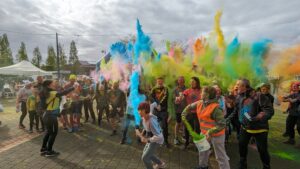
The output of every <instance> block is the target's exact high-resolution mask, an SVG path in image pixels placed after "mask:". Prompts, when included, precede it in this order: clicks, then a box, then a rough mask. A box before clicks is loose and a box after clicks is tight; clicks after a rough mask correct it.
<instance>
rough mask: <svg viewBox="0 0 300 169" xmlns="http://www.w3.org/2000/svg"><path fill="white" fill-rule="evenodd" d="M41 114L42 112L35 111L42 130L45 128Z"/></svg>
mask: <svg viewBox="0 0 300 169" xmlns="http://www.w3.org/2000/svg"><path fill="white" fill-rule="evenodd" d="M43 115H44V112H42V111H41V112H37V116H38V118H39V120H40V122H41V127H42V130H45V124H44V121H43Z"/></svg>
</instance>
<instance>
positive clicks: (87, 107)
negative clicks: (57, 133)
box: [83, 99, 96, 121]
mask: <svg viewBox="0 0 300 169" xmlns="http://www.w3.org/2000/svg"><path fill="white" fill-rule="evenodd" d="M83 107H84V114H85V120H86V121H88V120H89V117H90V116H89V112H90V115H91V117H92V119H93V120H94V121H95V120H96V117H95V112H94V110H93V101H92V100H90V99H86V100H84V101H83Z"/></svg>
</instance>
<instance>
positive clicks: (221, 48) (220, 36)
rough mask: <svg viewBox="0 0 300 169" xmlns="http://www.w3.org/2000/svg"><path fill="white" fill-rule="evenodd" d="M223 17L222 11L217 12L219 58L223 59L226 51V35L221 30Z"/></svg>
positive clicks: (216, 26)
mask: <svg viewBox="0 0 300 169" xmlns="http://www.w3.org/2000/svg"><path fill="white" fill-rule="evenodd" d="M221 16H222V11H217V13H216V15H215V25H214V31H215V33H216V34H217V45H218V48H219V56H220V57H223V56H224V50H225V42H224V35H223V32H222V29H221V24H220V21H221Z"/></svg>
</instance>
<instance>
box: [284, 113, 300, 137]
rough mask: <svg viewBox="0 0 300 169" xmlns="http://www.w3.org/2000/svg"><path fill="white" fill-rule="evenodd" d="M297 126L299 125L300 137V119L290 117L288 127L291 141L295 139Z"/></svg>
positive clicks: (287, 122) (287, 121) (299, 132)
mask: <svg viewBox="0 0 300 169" xmlns="http://www.w3.org/2000/svg"><path fill="white" fill-rule="evenodd" d="M295 125H297V130H298V134H299V135H300V117H298V116H292V115H288V117H287V120H286V126H287V133H288V134H289V136H290V139H295Z"/></svg>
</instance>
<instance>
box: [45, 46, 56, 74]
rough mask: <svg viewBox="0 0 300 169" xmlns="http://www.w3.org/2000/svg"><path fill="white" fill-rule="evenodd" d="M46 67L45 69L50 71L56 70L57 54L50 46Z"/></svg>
mask: <svg viewBox="0 0 300 169" xmlns="http://www.w3.org/2000/svg"><path fill="white" fill-rule="evenodd" d="M45 67H46V68H45V69H46V70H48V71H54V70H55V68H56V54H55V50H54V48H53V46H48V57H47V60H46V66H45Z"/></svg>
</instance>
